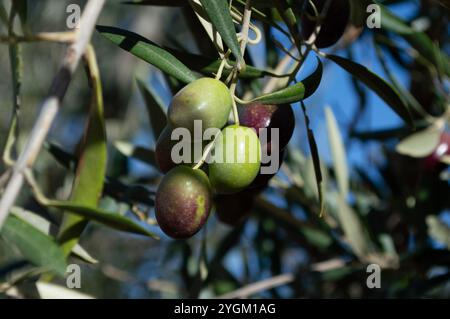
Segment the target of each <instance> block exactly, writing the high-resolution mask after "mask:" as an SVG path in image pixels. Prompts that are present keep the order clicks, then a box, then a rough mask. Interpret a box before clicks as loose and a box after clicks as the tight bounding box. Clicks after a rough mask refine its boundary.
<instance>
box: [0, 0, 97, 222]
mask: <svg viewBox="0 0 450 319" xmlns="http://www.w3.org/2000/svg"><path fill="white" fill-rule="evenodd" d="M104 3H105V0H90V1H89V2H88V3H87V4H86V7H85V10H84V12H83V15H82V17H81V20H80V24H79V29H78V30H77V37H76V40H75V42H74V43H73V44H72V45H70V46H69V47H68V48H67V52H66V55H65V57H64V60H63V65H62V67H61V68H60V70H59V72H58V74H57V75H56V77H55V79H54V81H53V84H52V87H51V88H50V92H49V94H48V96H47V98H46V99H45V100H44V102H43V104H42V108H41V112H40V114H39V117H38V119H37V121H36V122H35V124H34V127H33V129H32V131H31V133H30V136H29V138H28V141H27V143H26V146H25V148H24V150H23V151H22V153H21V155H20V156H19V159H18V160H17V163H16V165H15V166H14V167H13V174H12V177H11V179H10V181H9V183H8V185H7V186H6V189H5V193H4V194H3V197H2V198H1V200H0V228H1V227H2V225H3V223H4V221H5V219H6V217H7V216H8V213H9V209H10V208H11V206H12V205H13V204H14V202H15V201H16V198H17V196H18V194H19V191H20V189H21V187H22V185H23V181H24V171H25V170H26V169H27V168H29V167H31V166H32V165H33V163H34V161H35V160H36V158H37V156H38V154H39V151H40V149H41V147H42V144H43V143H44V140H45V138H46V136H47V133H48V131H49V130H50V127H51V125H52V123H53V120H54V119H55V117H56V114H57V113H58V110H59V108H60V104H61V101H62V99H63V97H64V95H65V93H66V91H67V88H68V86H69V83H70V81H71V78H72V74H73V73H74V72H75V69H76V68H77V66H78V63H79V61H80V58H81V56H82V54H83V53H84V51H85V50H86V47H87V45H88V43H89V41H90V39H91V36H92V32H93V30H94V27H95V23H96V21H97V18H98V16H99V14H100V11H101V10H102V8H103V5H104Z"/></svg>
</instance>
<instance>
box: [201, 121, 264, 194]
mask: <svg viewBox="0 0 450 319" xmlns="http://www.w3.org/2000/svg"><path fill="white" fill-rule="evenodd" d="M213 157H214V161H212V163H211V164H210V165H209V178H210V180H211V184H212V186H213V188H214V190H215V191H216V192H217V193H222V194H231V193H236V192H238V191H240V190H242V189H244V188H245V187H247V186H248V185H250V184H251V182H252V181H253V180H254V179H255V177H256V175H258V172H259V168H260V158H261V145H260V142H259V139H258V136H257V135H256V133H255V131H254V130H253V129H251V128H248V127H245V126H238V125H230V126H227V127H226V128H224V129H223V130H222V132H221V134H220V135H219V136H218V137H217V139H216V144H215V146H214V155H213Z"/></svg>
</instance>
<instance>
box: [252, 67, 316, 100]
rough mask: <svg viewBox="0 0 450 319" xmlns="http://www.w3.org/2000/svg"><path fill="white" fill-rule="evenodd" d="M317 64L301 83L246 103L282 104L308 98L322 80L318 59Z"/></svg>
mask: <svg viewBox="0 0 450 319" xmlns="http://www.w3.org/2000/svg"><path fill="white" fill-rule="evenodd" d="M317 62H318V63H317V68H316V69H315V70H314V72H313V73H312V74H311V75H309V76H308V77H307V78H305V79H304V80H303V81H301V82H298V83H296V84H294V85H291V86H288V87H287V88H284V89H282V90H279V91H276V92H273V93H269V94H265V95H262V96H259V97H257V98H255V99H253V100H251V101H249V102H248V103H253V102H261V103H266V104H284V103H294V102H298V101H302V100H304V99H306V98H308V97H309V96H311V95H312V94H313V93H314V92H315V91H316V90H317V88H318V87H319V84H320V81H321V80H322V72H323V68H322V62H320V60H319V59H317Z"/></svg>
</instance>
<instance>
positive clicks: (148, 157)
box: [114, 141, 158, 168]
mask: <svg viewBox="0 0 450 319" xmlns="http://www.w3.org/2000/svg"><path fill="white" fill-rule="evenodd" d="M114 146H115V147H116V148H117V149H118V150H119V152H121V153H122V154H123V155H125V156H128V157H133V158H135V159H137V160H140V161H141V162H143V163H146V164H149V165H151V166H153V167H155V168H158V165H157V164H156V159H155V152H154V151H153V150H150V149H147V148H144V147H141V146H136V145H133V144H130V143H128V142H122V141H117V142H115V143H114Z"/></svg>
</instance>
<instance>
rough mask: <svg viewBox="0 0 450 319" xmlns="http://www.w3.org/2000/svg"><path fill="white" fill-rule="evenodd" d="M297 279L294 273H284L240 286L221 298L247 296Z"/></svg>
mask: <svg viewBox="0 0 450 319" xmlns="http://www.w3.org/2000/svg"><path fill="white" fill-rule="evenodd" d="M294 279H295V277H294V275H293V274H283V275H279V276H275V277H272V278H269V279H265V280H261V281H258V282H255V283H253V284H250V285H247V286H245V287H242V288H239V289H237V290H235V291H232V292H230V293H227V294H224V295H222V296H219V297H218V298H219V299H236V298H247V297H249V296H251V295H254V294H257V293H259V292H262V291H265V290H269V289H273V288H276V287H279V286H283V285H286V284H289V283H291V282H293V281H294Z"/></svg>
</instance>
